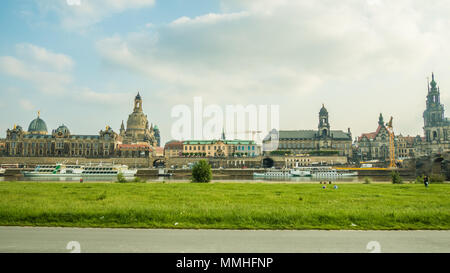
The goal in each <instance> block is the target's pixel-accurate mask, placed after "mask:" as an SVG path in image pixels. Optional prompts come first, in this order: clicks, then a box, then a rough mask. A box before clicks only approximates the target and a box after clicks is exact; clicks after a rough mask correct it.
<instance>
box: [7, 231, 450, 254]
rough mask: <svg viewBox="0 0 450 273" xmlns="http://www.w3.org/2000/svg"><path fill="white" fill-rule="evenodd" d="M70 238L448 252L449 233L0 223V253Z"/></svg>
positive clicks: (134, 244) (89, 242) (223, 248)
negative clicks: (98, 226)
mask: <svg viewBox="0 0 450 273" xmlns="http://www.w3.org/2000/svg"><path fill="white" fill-rule="evenodd" d="M71 241H75V243H71V248H69V249H72V250H75V249H77V243H76V242H78V243H79V246H80V251H81V252H102V253H103V252H121V253H124V252H156V253H161V252H163V253H164V252H175V253H197V252H219V253H224V252H231V253H237V252H242V253H264V252H266V253H271V252H279V253H286V252H294V253H301V252H318V253H323V252H327V253H335V252H371V251H374V250H375V251H376V250H380V251H381V252H447V253H448V252H450V231H315V230H298V231H279V230H275V231H268V230H256V231H255V230H165V229H95V228H36V227H0V252H71V251H70V250H68V249H67V245H68V243H69V242H71ZM372 241H375V242H372ZM369 242H370V243H369ZM368 244H369V245H368ZM72 247H73V248H72Z"/></svg>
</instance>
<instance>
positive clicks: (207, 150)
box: [182, 139, 260, 157]
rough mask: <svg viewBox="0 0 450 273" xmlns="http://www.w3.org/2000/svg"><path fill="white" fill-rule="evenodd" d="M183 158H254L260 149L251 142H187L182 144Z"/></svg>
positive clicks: (221, 140)
mask: <svg viewBox="0 0 450 273" xmlns="http://www.w3.org/2000/svg"><path fill="white" fill-rule="evenodd" d="M182 155H184V156H203V157H256V156H259V155H260V147H259V146H258V145H257V144H256V142H255V141H253V140H224V139H219V140H187V141H184V142H183V153H182Z"/></svg>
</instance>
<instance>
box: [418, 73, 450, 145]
mask: <svg viewBox="0 0 450 273" xmlns="http://www.w3.org/2000/svg"><path fill="white" fill-rule="evenodd" d="M423 120H424V127H423V129H424V133H425V139H426V141H427V142H441V141H445V140H446V138H447V136H446V134H445V133H446V132H445V131H444V130H443V126H445V124H444V123H445V118H444V106H443V105H442V104H441V100H440V90H439V87H437V83H436V81H435V80H434V73H433V74H432V75H431V82H430V83H429V84H428V94H427V102H426V109H425V111H424V112H423Z"/></svg>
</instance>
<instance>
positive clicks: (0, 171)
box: [0, 167, 6, 176]
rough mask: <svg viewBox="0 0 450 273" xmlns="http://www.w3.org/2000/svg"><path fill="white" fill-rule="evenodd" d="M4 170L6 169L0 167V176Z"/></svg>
mask: <svg viewBox="0 0 450 273" xmlns="http://www.w3.org/2000/svg"><path fill="white" fill-rule="evenodd" d="M5 172H6V169H3V168H2V167H0V176H1V175H4V174H5Z"/></svg>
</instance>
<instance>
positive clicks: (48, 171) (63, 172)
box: [22, 164, 137, 178]
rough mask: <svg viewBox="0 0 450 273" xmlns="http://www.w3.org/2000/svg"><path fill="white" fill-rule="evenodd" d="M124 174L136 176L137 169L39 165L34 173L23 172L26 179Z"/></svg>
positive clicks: (124, 166) (121, 166)
mask: <svg viewBox="0 0 450 273" xmlns="http://www.w3.org/2000/svg"><path fill="white" fill-rule="evenodd" d="M119 173H122V174H123V175H124V176H125V177H132V176H135V175H136V173H137V170H136V169H128V166H126V165H112V164H98V165H65V164H56V165H39V166H37V167H36V168H35V169H34V170H33V171H23V172H22V174H23V175H24V176H25V177H80V178H83V177H105V176H117V174H119Z"/></svg>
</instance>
